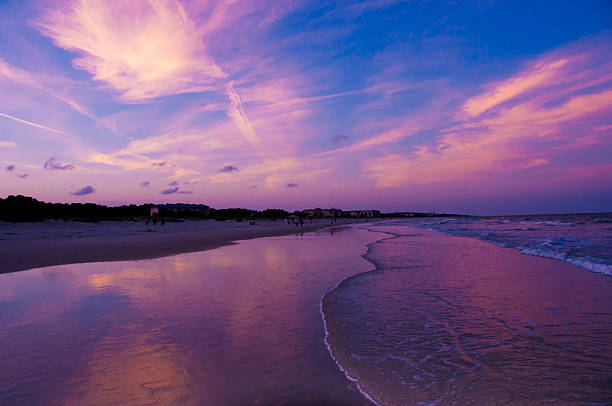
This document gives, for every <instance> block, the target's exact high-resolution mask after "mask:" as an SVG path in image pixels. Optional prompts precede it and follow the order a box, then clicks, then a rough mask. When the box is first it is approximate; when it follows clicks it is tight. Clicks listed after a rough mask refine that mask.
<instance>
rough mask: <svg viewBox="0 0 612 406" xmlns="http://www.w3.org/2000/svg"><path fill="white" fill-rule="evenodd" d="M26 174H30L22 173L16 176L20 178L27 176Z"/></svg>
mask: <svg viewBox="0 0 612 406" xmlns="http://www.w3.org/2000/svg"><path fill="white" fill-rule="evenodd" d="M28 176H30V175H28V174H27V173H24V174H23V175H17V177H18V178H21V179H23V178H27V177H28Z"/></svg>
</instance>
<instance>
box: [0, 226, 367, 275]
mask: <svg viewBox="0 0 612 406" xmlns="http://www.w3.org/2000/svg"><path fill="white" fill-rule="evenodd" d="M351 221H352V222H355V220H351ZM348 222H349V220H344V219H340V220H338V223H337V224H346V223H348ZM255 223H256V224H254V225H251V224H249V221H242V222H236V221H209V220H202V221H184V222H167V223H165V224H164V225H163V226H161V225H159V224H158V225H152V224H150V225H145V224H143V223H140V222H130V221H104V222H99V223H81V222H64V221H46V222H33V223H0V258H2V264H1V265H0V273H7V272H15V271H22V270H25V269H31V268H39V267H44V266H52V265H61V264H73V263H84V262H100V261H124V260H132V259H148V258H158V257H163V256H168V255H175V254H179V253H184V252H196V251H202V250H209V249H212V248H216V247H220V246H223V245H228V244H233V242H234V241H237V240H246V239H250V238H258V237H270V236H278V235H288V234H295V233H305V232H309V231H313V230H318V229H322V228H325V227H329V226H330V223H329V220H327V221H323V220H321V221H320V222H315V223H314V224H312V223H310V221H308V222H306V223H305V224H304V225H303V226H296V225H293V224H284V222H283V221H282V220H278V221H272V220H261V221H260V220H258V221H256V222H255Z"/></svg>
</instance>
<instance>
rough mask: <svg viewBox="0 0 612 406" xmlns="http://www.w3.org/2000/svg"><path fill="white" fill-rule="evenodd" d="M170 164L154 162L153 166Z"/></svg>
mask: <svg viewBox="0 0 612 406" xmlns="http://www.w3.org/2000/svg"><path fill="white" fill-rule="evenodd" d="M167 163H168V162H166V161H162V162H153V163H152V164H151V165H153V166H166V164H167Z"/></svg>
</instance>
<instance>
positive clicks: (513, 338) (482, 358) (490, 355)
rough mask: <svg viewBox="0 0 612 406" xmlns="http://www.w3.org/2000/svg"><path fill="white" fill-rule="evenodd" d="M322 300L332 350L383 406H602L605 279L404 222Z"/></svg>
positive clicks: (608, 374) (611, 385)
mask: <svg viewBox="0 0 612 406" xmlns="http://www.w3.org/2000/svg"><path fill="white" fill-rule="evenodd" d="M372 229H374V230H378V231H384V232H387V233H389V235H388V238H387V239H383V240H380V241H379V242H377V243H375V244H372V245H371V246H370V249H369V252H368V254H367V256H366V257H367V258H368V259H369V260H370V261H372V262H373V263H375V264H376V267H377V270H374V271H371V272H367V273H363V274H360V275H357V276H353V277H350V278H348V279H346V280H345V281H343V282H342V283H341V284H340V285H339V286H338V287H337V288H336V289H334V290H333V291H331V292H330V293H329V294H327V295H326V296H325V298H324V300H323V311H324V314H325V318H326V321H327V323H326V324H327V329H328V331H329V336H328V338H327V340H328V342H329V344H330V347H331V349H332V352H333V355H334V357H335V358H336V359H337V360H338V362H339V363H340V364H341V365H342V367H343V368H344V369H346V371H347V373H348V374H349V375H350V376H351V377H352V378H353V379H355V380H357V381H358V382H359V385H360V386H361V388H363V390H364V391H365V392H367V393H368V394H369V395H370V396H371V397H372V398H373V399H374V400H375V401H376V402H377V403H378V404H381V405H412V404H415V405H416V404H424V405H470V404H474V405H492V404H504V405H539V404H555V405H580V404H584V405H607V404H610V402H611V401H612V279H611V278H610V277H609V276H605V275H601V274H596V273H593V272H589V271H587V270H584V269H581V268H578V267H575V266H573V265H570V264H567V263H563V262H561V261H555V260H551V259H547V258H541V257H534V256H529V255H523V254H521V253H520V252H519V251H517V250H515V249H511V248H502V247H498V246H495V245H492V244H488V243H485V242H482V241H479V240H477V239H471V238H464V237H454V236H448V235H444V234H440V233H437V232H434V231H426V230H420V229H416V228H412V227H407V226H406V225H397V224H396V225H388V226H375V227H372Z"/></svg>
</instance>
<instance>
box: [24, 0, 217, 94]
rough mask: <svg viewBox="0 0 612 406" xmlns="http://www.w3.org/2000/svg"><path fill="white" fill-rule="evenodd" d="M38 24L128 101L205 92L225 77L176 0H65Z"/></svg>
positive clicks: (80, 64) (78, 64)
mask: <svg viewBox="0 0 612 406" xmlns="http://www.w3.org/2000/svg"><path fill="white" fill-rule="evenodd" d="M134 21H138V23H137V24H135V23H134ZM36 25H37V26H38V27H39V29H40V30H41V31H42V32H43V33H44V34H45V35H48V36H50V37H51V38H53V40H54V41H55V43H56V44H57V45H58V46H60V47H62V48H65V49H67V50H70V51H73V52H75V53H77V54H79V55H80V56H79V57H78V58H76V59H75V60H74V62H73V64H74V66H75V67H77V68H78V69H83V70H85V71H87V72H89V73H91V74H92V75H93V79H94V80H97V81H101V82H103V83H105V84H107V85H108V86H110V87H111V88H113V89H115V90H117V91H118V92H120V97H121V99H122V100H124V101H126V102H140V101H144V100H147V99H149V98H153V97H158V96H166V95H171V94H177V93H184V92H193V91H202V90H206V89H209V88H210V86H211V85H213V84H214V83H215V82H216V81H218V80H219V79H222V78H224V77H225V76H226V75H225V73H223V71H222V70H221V69H220V68H219V67H218V66H217V65H216V64H215V62H214V60H213V59H212V58H211V57H210V56H209V55H208V53H207V50H206V47H205V45H204V43H203V42H202V40H201V34H200V32H199V28H198V27H196V25H195V23H194V22H193V21H192V20H191V19H190V18H189V16H188V15H187V13H186V12H185V10H184V8H183V6H182V5H181V3H179V2H178V1H176V0H160V1H155V2H153V1H147V0H129V1H128V0H119V1H113V2H107V1H103V0H79V1H68V2H66V4H65V5H63V6H62V7H58V8H56V9H52V8H49V9H48V10H47V11H46V12H45V13H43V14H42V15H41V16H40V17H39V18H38V20H37V21H36Z"/></svg>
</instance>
